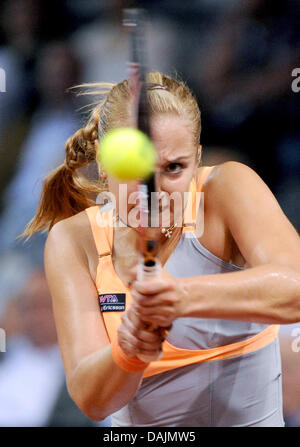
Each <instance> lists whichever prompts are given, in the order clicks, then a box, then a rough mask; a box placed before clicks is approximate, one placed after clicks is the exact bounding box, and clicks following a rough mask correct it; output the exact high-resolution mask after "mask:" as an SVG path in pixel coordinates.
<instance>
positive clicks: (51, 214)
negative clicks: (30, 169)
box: [22, 72, 201, 237]
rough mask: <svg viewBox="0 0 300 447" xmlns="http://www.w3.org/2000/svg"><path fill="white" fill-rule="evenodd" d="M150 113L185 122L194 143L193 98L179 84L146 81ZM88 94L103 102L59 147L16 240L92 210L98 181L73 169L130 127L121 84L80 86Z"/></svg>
mask: <svg viewBox="0 0 300 447" xmlns="http://www.w3.org/2000/svg"><path fill="white" fill-rule="evenodd" d="M147 83H149V88H148V98H149V106H150V110H151V113H152V114H153V115H156V114H174V115H177V116H180V117H183V118H185V119H186V120H187V121H188V122H189V124H190V126H191V131H192V135H193V139H194V142H195V145H198V144H199V141H200V132H201V115H200V110H199V107H198V104H197V101H196V99H195V98H194V96H193V94H192V93H191V91H190V90H189V88H188V87H187V86H186V85H185V83H184V82H182V81H178V80H175V79H172V78H171V77H169V76H166V75H164V74H162V73H159V72H155V73H149V74H148V76H147ZM79 87H88V88H90V90H89V91H87V92H85V93H83V94H91V95H101V96H102V97H103V96H104V99H102V101H101V102H100V103H98V104H97V105H96V106H95V107H94V108H93V110H92V112H91V114H90V117H89V119H88V122H87V124H86V126H85V127H83V128H81V129H79V130H77V132H75V134H74V135H73V136H71V137H70V138H69V139H68V140H67V142H66V144H65V152H66V158H65V162H64V163H63V164H62V165H60V166H58V167H57V168H56V169H54V170H53V171H52V172H50V173H49V175H48V176H47V177H46V179H45V182H44V185H43V189H42V193H41V197H40V201H39V204H38V208H37V212H36V214H35V216H34V218H33V219H32V220H31V221H30V222H29V224H28V225H27V227H26V229H25V231H24V233H23V234H22V236H25V237H30V236H32V235H33V234H34V233H35V232H37V231H47V230H50V229H51V228H52V226H53V225H54V224H55V223H56V222H58V221H60V220H62V219H65V218H67V217H71V216H73V215H75V214H77V213H79V212H81V211H83V210H85V209H86V208H88V207H90V206H93V205H95V200H94V198H93V193H99V192H101V191H103V189H105V187H103V185H101V184H99V182H92V181H88V180H87V179H85V178H83V176H82V175H80V174H79V171H78V169H79V168H82V167H84V166H85V165H87V164H88V163H90V162H91V161H93V160H95V159H96V154H97V147H96V144H95V141H96V140H97V139H98V140H101V137H102V136H103V135H104V134H105V133H106V132H108V131H109V130H111V129H113V128H117V127H122V126H123V127H124V126H129V125H130V110H131V109H130V108H131V106H130V85H129V81H128V80H127V79H126V80H124V81H123V82H121V83H119V84H107V83H97V84H83V85H82V86H79Z"/></svg>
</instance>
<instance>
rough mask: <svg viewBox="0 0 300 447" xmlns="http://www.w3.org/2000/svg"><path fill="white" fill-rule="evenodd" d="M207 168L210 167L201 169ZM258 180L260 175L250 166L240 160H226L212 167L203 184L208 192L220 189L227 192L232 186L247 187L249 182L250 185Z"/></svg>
mask: <svg viewBox="0 0 300 447" xmlns="http://www.w3.org/2000/svg"><path fill="white" fill-rule="evenodd" d="M205 168H208V167H207V166H204V167H202V168H200V169H205ZM258 180H261V179H260V177H259V176H258V174H257V173H256V172H255V171H254V170H253V169H252V168H251V167H250V166H248V165H246V164H244V163H241V162H238V161H226V162H224V163H221V164H219V165H215V166H212V167H211V171H210V172H209V174H208V176H207V178H206V180H205V182H204V185H203V186H204V189H205V190H206V191H207V192H208V191H211V192H212V191H215V192H217V191H218V190H219V191H220V192H221V191H222V192H223V193H224V194H225V193H226V192H228V190H230V189H231V188H239V187H240V186H241V185H243V186H244V187H246V184H247V182H248V183H249V186H250V184H253V182H254V183H255V182H257V181H258Z"/></svg>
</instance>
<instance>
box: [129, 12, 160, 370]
mask: <svg viewBox="0 0 300 447" xmlns="http://www.w3.org/2000/svg"><path fill="white" fill-rule="evenodd" d="M145 20H146V18H145V11H144V10H141V9H138V8H132V9H125V10H124V21H123V24H124V26H125V27H126V28H127V29H128V31H129V37H130V47H131V48H130V52H131V60H130V61H129V64H128V65H129V82H130V90H131V98H132V101H133V104H132V106H133V108H134V116H135V117H136V123H135V126H136V127H137V128H138V129H139V130H141V131H142V132H144V133H145V134H146V135H147V136H148V137H149V138H151V127H150V108H149V103H148V96H147V84H146V73H147V70H146V65H145V59H146V57H145V52H146V50H145V37H144V36H145V33H144V27H145ZM156 181H157V175H156V176H155V172H153V173H152V174H151V175H150V176H149V177H148V178H147V179H146V180H143V181H141V182H140V184H139V186H138V192H139V211H140V226H139V246H140V250H139V252H140V255H139V263H138V271H137V279H138V280H144V279H148V278H153V277H158V276H159V275H160V272H161V263H160V261H159V259H158V251H159V245H160V244H159V241H160V229H159V227H158V226H153V225H151V224H152V222H153V221H156V222H157V217H158V214H159V203H158V200H157V197H156V195H155V194H151V193H155V192H156ZM146 329H147V330H148V331H153V330H155V329H157V328H154V327H152V326H151V327H148V328H146ZM138 357H139V359H140V360H142V361H145V362H149V361H153V360H156V359H157V356H155V357H153V356H151V357H145V356H141V355H139V356H138Z"/></svg>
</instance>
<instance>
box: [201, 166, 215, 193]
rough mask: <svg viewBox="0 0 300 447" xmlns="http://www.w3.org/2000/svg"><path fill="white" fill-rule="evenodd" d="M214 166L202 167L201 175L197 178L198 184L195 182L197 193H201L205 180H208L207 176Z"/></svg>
mask: <svg viewBox="0 0 300 447" xmlns="http://www.w3.org/2000/svg"><path fill="white" fill-rule="evenodd" d="M214 167H215V166H203V168H202V170H201V173H200V175H199V177H198V182H197V192H201V191H202V188H203V185H204V183H205V180H206V179H207V178H208V176H209V174H210V173H211V172H212V170H213V168H214Z"/></svg>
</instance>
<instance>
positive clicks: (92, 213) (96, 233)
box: [85, 205, 113, 257]
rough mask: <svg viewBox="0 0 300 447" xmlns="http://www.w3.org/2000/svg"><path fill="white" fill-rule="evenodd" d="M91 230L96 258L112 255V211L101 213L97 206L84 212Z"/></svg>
mask: <svg viewBox="0 0 300 447" xmlns="http://www.w3.org/2000/svg"><path fill="white" fill-rule="evenodd" d="M85 212H86V214H87V216H88V219H89V222H90V225H91V229H92V234H93V237H94V240H95V244H96V248H97V253H98V256H100V257H101V256H105V255H109V254H112V241H113V210H108V211H106V212H101V210H100V207H99V206H97V205H96V206H92V207H90V208H86V210H85Z"/></svg>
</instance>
